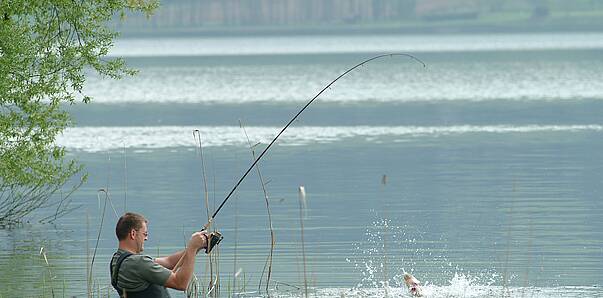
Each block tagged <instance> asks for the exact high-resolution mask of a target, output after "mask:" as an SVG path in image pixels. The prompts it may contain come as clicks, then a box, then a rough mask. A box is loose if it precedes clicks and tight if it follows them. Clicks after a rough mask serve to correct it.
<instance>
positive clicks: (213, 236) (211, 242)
mask: <svg viewBox="0 0 603 298" xmlns="http://www.w3.org/2000/svg"><path fill="white" fill-rule="evenodd" d="M222 239H224V237H223V236H222V234H221V233H220V232H218V231H213V232H211V233H210V234H209V235H208V236H207V247H206V248H205V253H206V254H209V253H210V252H211V250H212V249H213V248H214V247H215V246H216V245H218V244H220V241H222Z"/></svg>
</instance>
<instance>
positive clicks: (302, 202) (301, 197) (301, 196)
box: [299, 185, 308, 298]
mask: <svg viewBox="0 0 603 298" xmlns="http://www.w3.org/2000/svg"><path fill="white" fill-rule="evenodd" d="M305 206H306V188H305V187H304V186H303V185H302V186H300V187H299V229H300V235H301V250H302V265H303V266H304V294H305V297H306V298H308V276H307V268H306V247H305V246H306V245H305V242H304V216H303V215H304V207H305Z"/></svg>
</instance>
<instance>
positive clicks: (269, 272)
mask: <svg viewBox="0 0 603 298" xmlns="http://www.w3.org/2000/svg"><path fill="white" fill-rule="evenodd" d="M239 126H240V127H241V129H242V130H243V133H244V134H245V138H246V139H247V144H248V145H249V150H250V151H251V157H252V158H253V161H255V160H256V158H257V156H256V154H255V149H254V148H255V147H256V146H257V145H259V143H258V144H256V145H252V144H251V140H250V139H249V135H248V134H247V130H246V129H245V126H244V125H243V122H242V121H241V120H240V119H239ZM255 169H256V172H257V174H258V178H259V180H260V184H261V185H262V192H263V194H264V201H265V202H266V212H267V213H268V228H269V229H270V251H269V252H268V257H267V258H266V262H265V263H264V268H263V269H262V275H261V276H260V282H259V284H258V292H260V293H261V288H262V280H263V278H264V273H266V288H265V290H266V294H268V295H269V293H268V291H269V286H270V278H271V276H272V258H273V255H274V247H275V245H276V235H275V233H274V228H273V226H272V212H271V211H270V202H269V200H268V191H267V190H266V184H267V183H266V182H264V178H263V177H262V172H261V171H260V166H259V165H258V164H257V163H256V164H255Z"/></svg>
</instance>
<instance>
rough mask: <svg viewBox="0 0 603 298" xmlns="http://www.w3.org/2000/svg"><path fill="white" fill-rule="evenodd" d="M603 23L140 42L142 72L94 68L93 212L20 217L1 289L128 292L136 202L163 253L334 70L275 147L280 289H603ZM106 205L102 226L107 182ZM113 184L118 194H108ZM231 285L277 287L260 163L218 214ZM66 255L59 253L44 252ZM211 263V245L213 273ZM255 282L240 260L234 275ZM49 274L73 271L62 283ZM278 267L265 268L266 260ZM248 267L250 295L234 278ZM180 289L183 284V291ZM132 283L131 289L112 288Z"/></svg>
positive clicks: (83, 195) (119, 52) (85, 135)
mask: <svg viewBox="0 0 603 298" xmlns="http://www.w3.org/2000/svg"><path fill="white" fill-rule="evenodd" d="M602 40H603V34H598V33H564V34H553V33H551V34H492V35H442V36H438V35H435V36H434V35H430V36H427V35H426V36H423V35H417V36H396V35H384V36H380V35H376V36H359V35H354V36H304V37H299V38H296V37H254V38H245V37H231V38H174V39H170V38H165V39H159V40H157V39H127V40H121V41H119V42H118V43H117V45H116V48H115V51H114V52H113V55H116V56H125V57H127V61H128V63H129V65H131V66H133V67H135V68H137V69H139V70H140V73H139V74H138V75H137V76H136V77H133V78H125V79H123V80H121V81H110V80H107V79H103V78H99V77H98V76H96V75H93V74H91V75H90V77H89V79H88V83H87V86H86V90H87V91H88V92H89V94H91V95H92V96H94V101H93V103H92V104H89V105H76V106H71V107H68V109H69V110H70V111H71V112H72V113H73V115H74V117H75V121H76V124H75V126H74V127H73V128H70V129H68V130H66V131H65V133H64V134H63V135H62V136H61V137H59V139H58V140H57V142H58V143H60V144H62V145H64V146H66V147H67V149H68V151H69V155H70V156H71V157H73V158H77V159H78V160H80V161H81V162H82V163H83V164H85V166H86V171H87V172H88V173H89V176H90V177H89V181H88V182H87V183H86V184H85V185H83V186H82V187H81V188H80V189H79V190H78V191H77V192H76V193H75V194H74V197H73V200H74V204H75V205H79V206H81V207H80V208H79V209H77V210H75V211H74V212H72V213H70V214H68V215H67V216H65V217H63V218H61V219H60V220H58V221H57V222H56V223H55V224H52V225H50V224H45V225H44V224H38V223H35V222H34V221H32V222H31V223H26V224H24V225H23V226H20V227H16V228H13V229H3V230H0V248H1V250H0V251H1V253H0V272H1V274H0V285H1V286H0V297H19V296H39V295H46V296H51V295H52V293H53V292H52V291H54V293H55V295H56V296H62V295H63V293H64V295H65V296H80V297H81V296H85V293H86V287H87V283H86V270H87V269H86V268H87V264H90V263H91V258H92V255H93V253H92V252H93V251H94V247H95V246H96V243H97V241H96V239H97V236H98V235H100V237H99V241H98V248H97V250H96V255H95V261H94V264H93V280H94V284H93V285H92V287H93V288H94V289H95V291H96V292H95V293H99V292H100V293H101V295H102V294H103V293H105V295H106V293H107V284H108V280H109V275H108V272H107V271H108V270H107V262H108V260H109V258H110V255H111V254H112V252H113V251H114V249H115V247H116V245H117V242H116V239H115V236H114V232H113V230H114V226H115V222H116V218H117V217H116V213H122V212H123V211H124V209H127V210H131V211H136V212H140V213H143V214H145V215H146V217H147V218H148V219H149V220H150V223H149V234H150V236H149V240H148V241H147V244H146V252H147V253H149V254H151V255H153V256H157V255H164V254H166V253H169V252H172V251H175V250H177V249H181V248H182V247H183V245H184V243H185V240H186V239H187V238H188V235H190V233H191V232H192V231H194V230H195V229H198V228H199V227H201V226H202V225H203V224H204V223H205V222H206V221H207V211H206V208H205V202H204V191H203V189H204V188H203V175H202V173H203V171H202V163H201V158H200V154H199V150H198V149H197V146H198V145H197V144H198V143H197V142H196V140H195V138H193V131H194V130H199V131H200V134H201V138H202V143H203V156H204V165H205V170H206V171H205V172H206V176H207V184H208V194H209V201H210V205H211V206H210V208H211V209H212V210H213V209H214V208H216V206H218V205H219V204H220V202H221V201H222V200H223V199H224V197H225V195H226V194H227V193H228V191H229V190H230V189H231V188H232V186H233V185H234V183H235V182H236V181H237V180H238V179H239V177H240V176H241V174H242V173H243V172H244V171H245V170H246V169H247V167H248V166H249V165H250V163H251V160H252V156H251V152H250V149H249V148H248V143H247V140H246V137H245V134H244V133H243V131H242V129H241V128H240V127H239V120H241V121H242V122H243V124H244V126H245V128H246V131H247V134H248V135H249V139H250V141H251V143H252V144H256V143H260V144H259V145H257V146H256V147H255V149H256V151H259V150H261V149H263V148H265V146H266V145H267V143H268V142H270V140H271V139H272V138H273V137H274V136H275V135H276V133H277V132H278V131H279V130H280V129H281V128H282V126H283V125H284V124H285V123H286V122H287V121H289V119H291V117H292V116H293V115H294V114H295V113H296V112H297V111H298V110H299V109H300V108H301V106H303V104H304V103H305V102H306V101H307V100H309V99H310V98H312V97H313V96H314V95H315V94H316V93H317V92H318V91H319V90H320V89H321V88H322V87H324V86H325V85H326V84H328V83H329V82H330V81H331V80H333V79H334V78H336V77H337V76H338V75H339V74H340V73H342V72H343V71H345V70H346V69H347V68H349V67H351V66H353V65H355V64H356V63H358V62H360V61H362V60H364V59H366V58H369V57H371V56H374V55H376V54H380V53H383V52H406V53H410V54H413V55H414V56H416V57H417V58H419V59H421V60H422V61H424V62H425V63H426V64H427V67H425V68H423V67H422V66H421V65H420V64H419V63H416V62H415V61H413V60H411V59H408V58H402V57H392V58H389V57H388V58H384V59H380V60H377V61H375V62H372V63H370V64H367V65H365V66H363V67H361V68H359V69H358V70H356V71H354V72H352V73H350V74H349V75H348V76H346V77H344V78H343V79H341V80H340V81H338V82H337V83H336V84H335V85H334V86H333V87H332V88H331V89H330V90H328V91H327V92H326V93H325V94H323V95H322V96H321V97H319V98H318V100H317V101H316V102H314V104H313V105H311V106H310V107H309V108H308V109H307V110H306V111H305V112H304V113H303V114H302V115H301V117H300V118H299V119H298V121H296V122H295V123H294V125H293V126H292V127H290V128H289V129H288V130H287V131H286V132H285V133H284V134H283V135H282V137H281V139H279V141H278V142H277V143H276V145H275V146H274V147H273V148H271V149H270V151H268V153H267V154H266V156H265V157H264V158H263V160H262V161H261V162H260V167H261V174H262V177H263V179H264V180H265V181H264V182H265V183H267V184H266V189H267V192H268V196H269V202H270V208H271V213H272V225H273V227H274V230H275V235H276V246H275V250H274V259H273V270H272V278H271V284H270V288H271V293H272V294H273V295H275V296H280V297H301V296H302V295H303V287H304V264H303V263H304V262H303V258H302V245H301V240H300V239H301V233H300V232H301V228H300V202H299V197H298V188H299V186H302V185H303V186H304V187H305V190H306V208H305V209H304V210H303V212H302V215H301V219H303V225H304V248H305V256H306V279H307V283H308V285H309V287H310V294H311V295H312V296H316V297H384V296H390V297H395V296H398V297H399V296H405V295H408V294H407V291H406V289H404V287H403V284H402V278H401V276H402V274H403V272H412V273H413V274H414V275H415V276H416V277H417V278H418V279H419V280H421V281H422V282H423V283H424V284H427V286H426V288H425V291H426V293H427V295H428V296H429V297H491V296H499V297H501V296H513V297H603V289H601V287H602V286H603V283H602V281H603V232H602V231H601V226H603V200H601V198H602V196H603V184H602V182H603V120H602V118H601V115H603V80H601V74H602V73H603V43H602V42H601V41H602ZM101 188H103V189H108V191H109V195H110V198H111V202H112V204H113V207H114V208H115V211H114V210H113V208H112V207H111V206H108V207H107V208H106V211H105V214H104V221H103V225H102V229H101V231H100V234H98V233H99V229H100V228H101V225H100V224H101V218H102V217H101V215H102V211H103V206H104V204H103V203H104V202H105V200H104V194H103V193H99V192H98V190H99V189H101ZM99 198H100V199H99ZM216 226H217V227H218V229H219V230H220V231H221V232H222V234H223V235H224V237H225V238H224V240H223V242H222V244H220V250H219V264H220V265H219V271H220V278H221V293H222V296H225V297H226V296H229V294H230V293H232V292H240V295H239V296H242V297H257V296H264V295H265V294H263V293H262V294H259V293H258V292H257V289H258V282H259V280H260V278H261V276H262V269H263V266H264V263H265V261H266V258H267V256H268V253H269V249H270V233H269V229H268V216H267V211H266V204H265V200H264V195H263V192H262V186H261V183H260V181H259V179H258V176H257V175H256V174H255V171H252V173H251V174H250V176H249V177H247V179H246V180H245V181H244V182H243V183H242V184H241V186H240V188H239V190H238V192H237V193H236V195H235V196H233V197H232V199H231V200H229V201H228V202H227V203H226V205H225V206H224V208H223V209H222V210H221V211H220V213H219V214H218V216H217V217H216ZM41 247H44V251H45V252H46V255H47V257H48V262H49V264H50V272H51V273H49V270H48V269H49V268H48V266H46V264H45V262H44V259H43V258H42V257H41V256H40V254H39V253H40V248H41ZM206 264H207V260H206V258H205V257H203V256H201V255H200V256H198V257H197V267H196V269H197V270H196V273H197V276H198V277H199V279H200V280H202V282H200V285H201V287H204V286H205V285H206V284H207V283H206V282H204V281H203V280H204V278H205V277H206V275H207V274H206V272H207V265H206ZM237 272H238V274H236V277H235V273H237ZM50 276H52V277H53V278H52V279H51V278H50ZM264 279H265V276H264ZM233 282H236V289H237V290H236V291H235V290H232V288H231V287H232V284H233ZM172 294H173V296H176V297H180V296H182V294H180V293H177V292H172ZM111 295H114V294H113V293H112V292H111Z"/></svg>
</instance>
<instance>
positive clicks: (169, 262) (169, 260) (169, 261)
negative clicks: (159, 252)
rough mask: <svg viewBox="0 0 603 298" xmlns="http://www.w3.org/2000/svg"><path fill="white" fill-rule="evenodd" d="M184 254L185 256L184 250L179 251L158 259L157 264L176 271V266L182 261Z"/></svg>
mask: <svg viewBox="0 0 603 298" xmlns="http://www.w3.org/2000/svg"><path fill="white" fill-rule="evenodd" d="M182 254H184V250H181V251H178V252H176V253H174V254H172V255H169V256H166V257H160V258H156V259H155V263H157V264H159V265H161V266H163V267H165V268H167V269H170V270H172V269H174V266H176V263H178V260H180V258H181V257H182Z"/></svg>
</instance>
